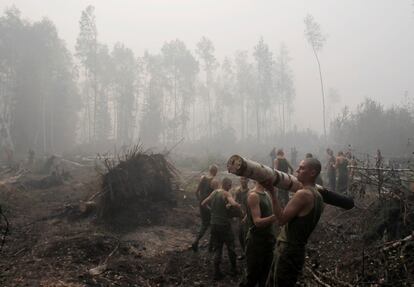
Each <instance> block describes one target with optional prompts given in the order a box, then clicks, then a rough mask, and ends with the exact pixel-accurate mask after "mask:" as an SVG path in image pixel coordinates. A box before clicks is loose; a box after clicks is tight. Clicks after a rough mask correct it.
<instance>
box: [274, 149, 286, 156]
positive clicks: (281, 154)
mask: <svg viewBox="0 0 414 287" xmlns="http://www.w3.org/2000/svg"><path fill="white" fill-rule="evenodd" d="M276 155H278V156H284V155H285V153H284V151H283V149H278V150H277V153H276Z"/></svg>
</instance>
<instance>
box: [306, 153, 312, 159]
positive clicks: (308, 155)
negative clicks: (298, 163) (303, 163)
mask: <svg viewBox="0 0 414 287" xmlns="http://www.w3.org/2000/svg"><path fill="white" fill-rule="evenodd" d="M305 158H313V154H311V153H310V152H307V153H306V154H305Z"/></svg>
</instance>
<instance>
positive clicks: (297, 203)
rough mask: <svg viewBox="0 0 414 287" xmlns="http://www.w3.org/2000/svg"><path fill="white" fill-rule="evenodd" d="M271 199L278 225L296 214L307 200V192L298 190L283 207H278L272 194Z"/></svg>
mask: <svg viewBox="0 0 414 287" xmlns="http://www.w3.org/2000/svg"><path fill="white" fill-rule="evenodd" d="M272 199H273V210H274V214H275V216H276V220H277V223H278V224H279V225H285V224H286V223H287V222H289V221H290V220H292V219H293V218H294V217H295V216H298V215H299V213H300V212H301V211H303V209H304V208H305V207H306V203H307V202H308V198H307V194H306V193H305V191H304V190H298V191H297V192H296V193H295V195H294V196H293V197H292V199H291V200H289V202H288V204H287V205H286V207H285V208H284V209H282V208H281V207H280V205H279V202H278V200H277V198H276V196H272Z"/></svg>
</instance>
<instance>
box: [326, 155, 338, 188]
mask: <svg viewBox="0 0 414 287" xmlns="http://www.w3.org/2000/svg"><path fill="white" fill-rule="evenodd" d="M326 153H327V154H328V158H327V161H326V173H327V175H328V187H329V190H331V191H335V190H336V170H335V161H336V160H335V156H334V153H333V150H331V149H330V148H328V149H326Z"/></svg>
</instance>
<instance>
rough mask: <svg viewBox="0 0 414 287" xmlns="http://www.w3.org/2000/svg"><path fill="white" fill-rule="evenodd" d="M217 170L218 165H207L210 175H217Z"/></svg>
mask: <svg viewBox="0 0 414 287" xmlns="http://www.w3.org/2000/svg"><path fill="white" fill-rule="evenodd" d="M217 171H218V167H217V165H215V164H212V165H210V166H209V167H208V172H209V173H210V174H211V175H212V176H216V175H217Z"/></svg>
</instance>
